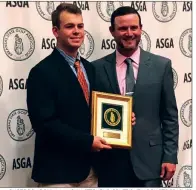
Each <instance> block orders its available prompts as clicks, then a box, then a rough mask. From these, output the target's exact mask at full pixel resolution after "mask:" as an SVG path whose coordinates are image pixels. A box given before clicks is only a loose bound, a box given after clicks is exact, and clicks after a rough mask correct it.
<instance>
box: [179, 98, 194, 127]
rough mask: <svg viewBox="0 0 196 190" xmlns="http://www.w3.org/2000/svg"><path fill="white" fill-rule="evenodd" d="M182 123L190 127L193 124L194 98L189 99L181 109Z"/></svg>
mask: <svg viewBox="0 0 196 190" xmlns="http://www.w3.org/2000/svg"><path fill="white" fill-rule="evenodd" d="M180 117H181V120H182V123H183V124H184V125H185V126H187V127H190V126H191V125H192V99H190V100H187V101H186V102H185V103H184V104H183V105H182V107H181V109H180Z"/></svg>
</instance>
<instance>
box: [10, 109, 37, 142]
mask: <svg viewBox="0 0 196 190" xmlns="http://www.w3.org/2000/svg"><path fill="white" fill-rule="evenodd" d="M7 131H8V134H9V135H10V137H11V138H12V139H13V140H15V141H25V140H27V139H29V138H30V137H31V136H32V135H33V134H34V131H33V129H32V127H31V124H30V120H29V117H28V112H27V110H25V109H17V110H14V111H12V112H11V113H10V114H9V116H8V119H7Z"/></svg>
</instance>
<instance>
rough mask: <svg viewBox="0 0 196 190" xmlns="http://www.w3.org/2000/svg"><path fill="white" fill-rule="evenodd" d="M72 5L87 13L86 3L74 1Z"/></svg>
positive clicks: (87, 6) (87, 5)
mask: <svg viewBox="0 0 196 190" xmlns="http://www.w3.org/2000/svg"><path fill="white" fill-rule="evenodd" d="M73 4H74V5H76V6H77V7H79V8H80V9H81V10H83V11H86V10H88V11H89V4H88V1H74V2H73Z"/></svg>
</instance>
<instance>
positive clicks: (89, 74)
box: [81, 57, 93, 91]
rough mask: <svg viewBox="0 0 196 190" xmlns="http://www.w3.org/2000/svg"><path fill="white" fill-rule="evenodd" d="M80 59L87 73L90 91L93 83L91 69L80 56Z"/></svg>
mask: <svg viewBox="0 0 196 190" xmlns="http://www.w3.org/2000/svg"><path fill="white" fill-rule="evenodd" d="M81 61H82V64H83V66H84V68H85V71H86V74H87V77H88V81H89V84H90V91H91V90H92V85H93V81H92V79H93V73H92V71H91V69H90V68H89V66H88V63H87V62H86V60H85V59H84V58H82V57H81ZM89 64H90V63H89Z"/></svg>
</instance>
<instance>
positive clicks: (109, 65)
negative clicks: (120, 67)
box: [104, 52, 120, 94]
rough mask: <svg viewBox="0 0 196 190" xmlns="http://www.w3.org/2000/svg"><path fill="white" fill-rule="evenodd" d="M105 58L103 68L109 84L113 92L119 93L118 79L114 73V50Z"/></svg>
mask: <svg viewBox="0 0 196 190" xmlns="http://www.w3.org/2000/svg"><path fill="white" fill-rule="evenodd" d="M105 60H106V63H105V64H104V68H105V71H106V74H107V76H108V78H109V82H110V85H111V87H112V89H113V91H114V93H115V94H120V89H119V85H118V79H117V75H116V52H114V53H112V54H110V55H109V56H107V57H106V58H105Z"/></svg>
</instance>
